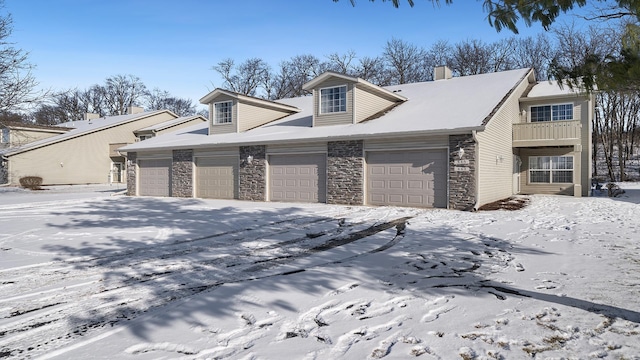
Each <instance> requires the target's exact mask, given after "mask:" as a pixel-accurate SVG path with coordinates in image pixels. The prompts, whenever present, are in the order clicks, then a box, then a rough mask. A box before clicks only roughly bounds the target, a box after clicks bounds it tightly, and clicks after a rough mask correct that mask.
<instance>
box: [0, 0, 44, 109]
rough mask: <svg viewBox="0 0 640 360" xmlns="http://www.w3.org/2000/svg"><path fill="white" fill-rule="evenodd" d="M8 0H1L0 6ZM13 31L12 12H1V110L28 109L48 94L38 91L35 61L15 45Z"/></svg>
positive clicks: (0, 7) (0, 8)
mask: <svg viewBox="0 0 640 360" xmlns="http://www.w3.org/2000/svg"><path fill="white" fill-rule="evenodd" d="M3 5H4V1H3V0H0V10H2V8H3ZM12 31H13V19H12V17H11V14H0V111H14V110H24V109H25V108H26V107H28V106H30V105H34V104H36V103H37V102H39V101H41V100H42V99H43V98H44V97H46V95H47V92H46V91H37V90H36V87H37V86H38V83H37V82H36V80H35V77H34V76H33V73H32V70H33V68H34V65H32V64H30V63H29V62H28V61H27V60H28V53H26V52H25V51H23V50H22V49H18V48H15V47H13V44H12V43H10V42H9V41H8V39H9V37H10V36H11V33H12Z"/></svg>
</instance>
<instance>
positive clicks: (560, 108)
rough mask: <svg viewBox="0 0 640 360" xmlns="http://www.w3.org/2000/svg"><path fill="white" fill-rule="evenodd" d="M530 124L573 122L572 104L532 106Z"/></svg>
mask: <svg viewBox="0 0 640 360" xmlns="http://www.w3.org/2000/svg"><path fill="white" fill-rule="evenodd" d="M529 110H530V111H529V112H530V113H531V122H540V121H559V120H573V104H557V105H542V106H532V107H531V108H530V109H529Z"/></svg>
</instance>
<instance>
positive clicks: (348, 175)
mask: <svg viewBox="0 0 640 360" xmlns="http://www.w3.org/2000/svg"><path fill="white" fill-rule="evenodd" d="M327 204H341V205H362V204H364V141H362V140H352V141H330V142H329V143H328V144H327Z"/></svg>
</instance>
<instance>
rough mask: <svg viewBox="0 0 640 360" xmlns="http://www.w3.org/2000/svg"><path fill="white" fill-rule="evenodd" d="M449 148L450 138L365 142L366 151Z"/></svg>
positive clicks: (432, 137)
mask: <svg viewBox="0 0 640 360" xmlns="http://www.w3.org/2000/svg"><path fill="white" fill-rule="evenodd" d="M448 146H449V137H448V136H446V135H441V136H427V137H424V136H423V137H402V138H400V139H398V138H387V139H376V140H365V141H364V149H365V150H394V149H428V148H446V147H448Z"/></svg>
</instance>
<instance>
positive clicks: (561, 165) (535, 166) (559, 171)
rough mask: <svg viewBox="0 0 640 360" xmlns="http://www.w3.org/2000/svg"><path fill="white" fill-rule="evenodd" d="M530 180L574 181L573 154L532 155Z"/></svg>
mask: <svg viewBox="0 0 640 360" xmlns="http://www.w3.org/2000/svg"><path fill="white" fill-rule="evenodd" d="M529 182H531V183H538V184H540V183H543V184H553V183H572V182H573V156H530V157H529Z"/></svg>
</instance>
